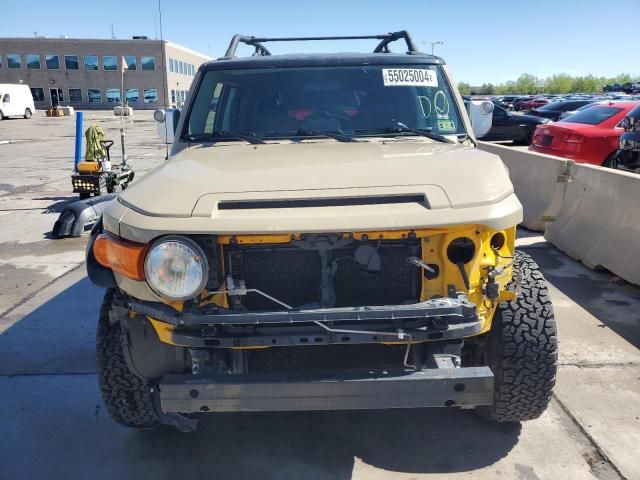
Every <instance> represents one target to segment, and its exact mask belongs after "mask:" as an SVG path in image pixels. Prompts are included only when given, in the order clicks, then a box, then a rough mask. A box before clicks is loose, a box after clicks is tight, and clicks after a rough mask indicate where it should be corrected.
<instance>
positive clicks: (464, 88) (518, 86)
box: [458, 73, 640, 95]
mask: <svg viewBox="0 0 640 480" xmlns="http://www.w3.org/2000/svg"><path fill="white" fill-rule="evenodd" d="M628 82H631V83H636V82H640V75H631V74H629V73H621V74H620V75H616V76H615V77H610V78H607V77H596V76H594V75H591V74H589V75H585V76H581V77H573V76H571V75H568V74H566V73H559V74H557V75H552V76H550V77H547V78H539V77H536V76H535V75H532V74H530V73H523V74H522V75H520V76H519V77H518V79H517V80H515V81H513V80H510V81H507V82H505V83H501V84H498V85H493V84H491V83H485V84H483V85H482V86H481V87H479V88H477V89H475V90H474V92H473V93H476V94H478V95H513V94H537V93H573V92H576V93H578V92H579V93H598V92H602V88H603V87H604V86H605V85H606V84H613V83H622V84H624V83H628ZM458 88H459V89H460V92H461V93H462V94H463V95H468V94H469V92H470V91H471V86H470V85H469V84H468V83H465V82H460V83H459V84H458Z"/></svg>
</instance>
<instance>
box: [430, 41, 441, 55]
mask: <svg viewBox="0 0 640 480" xmlns="http://www.w3.org/2000/svg"><path fill="white" fill-rule="evenodd" d="M436 45H444V42H441V41H437V42H431V55H433V47H435V46H436Z"/></svg>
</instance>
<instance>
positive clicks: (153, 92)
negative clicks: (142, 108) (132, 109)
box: [143, 88, 158, 103]
mask: <svg viewBox="0 0 640 480" xmlns="http://www.w3.org/2000/svg"><path fill="white" fill-rule="evenodd" d="M143 94H144V103H158V89H157V88H149V89H146V88H145V89H144V90H143Z"/></svg>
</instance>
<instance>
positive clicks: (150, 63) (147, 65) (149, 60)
mask: <svg viewBox="0 0 640 480" xmlns="http://www.w3.org/2000/svg"><path fill="white" fill-rule="evenodd" d="M140 63H141V64H142V70H155V69H156V57H141V58H140Z"/></svg>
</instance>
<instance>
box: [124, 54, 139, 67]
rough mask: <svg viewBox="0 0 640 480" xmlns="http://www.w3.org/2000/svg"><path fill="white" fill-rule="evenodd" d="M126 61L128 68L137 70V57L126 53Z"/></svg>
mask: <svg viewBox="0 0 640 480" xmlns="http://www.w3.org/2000/svg"><path fill="white" fill-rule="evenodd" d="M124 63H126V64H127V69H128V70H137V69H138V66H137V64H136V57H134V56H131V55H125V57H124Z"/></svg>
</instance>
